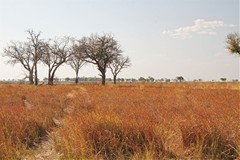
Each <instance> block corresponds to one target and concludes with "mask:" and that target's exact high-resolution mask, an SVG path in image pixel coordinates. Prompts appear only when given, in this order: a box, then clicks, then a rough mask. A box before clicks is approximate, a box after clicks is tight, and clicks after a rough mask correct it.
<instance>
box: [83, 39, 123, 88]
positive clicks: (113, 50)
mask: <svg viewBox="0 0 240 160" xmlns="http://www.w3.org/2000/svg"><path fill="white" fill-rule="evenodd" d="M79 42H80V43H81V45H83V47H84V54H85V61H86V62H89V63H92V64H94V65H96V66H97V69H98V70H99V71H100V76H101V77H102V85H105V83H106V71H107V66H108V65H109V64H110V63H112V62H113V60H114V59H115V58H116V57H117V56H118V55H119V54H120V53H121V52H122V51H121V49H120V46H119V45H118V42H117V41H116V40H115V39H114V37H113V36H112V35H111V34H104V35H103V36H99V35H98V34H92V35H91V36H90V37H84V38H82V39H81V40H80V41H79Z"/></svg>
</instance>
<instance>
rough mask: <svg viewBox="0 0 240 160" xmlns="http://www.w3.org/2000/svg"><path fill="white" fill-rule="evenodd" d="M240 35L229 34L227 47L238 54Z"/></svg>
mask: <svg viewBox="0 0 240 160" xmlns="http://www.w3.org/2000/svg"><path fill="white" fill-rule="evenodd" d="M239 41H240V37H239V34H238V33H231V34H229V35H228V36H227V44H228V46H227V48H228V50H229V51H230V53H232V54H237V55H239V56H240V46H239Z"/></svg>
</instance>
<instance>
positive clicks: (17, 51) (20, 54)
mask: <svg viewBox="0 0 240 160" xmlns="http://www.w3.org/2000/svg"><path fill="white" fill-rule="evenodd" d="M27 33H28V34H29V37H27V38H28V40H29V41H28V42H13V41H12V42H11V44H10V45H9V46H8V47H6V48H5V49H4V55H3V56H6V57H9V58H10V60H9V61H8V63H11V64H16V63H20V64H22V65H23V67H24V68H25V69H26V70H27V71H28V72H29V74H28V76H27V78H29V82H30V84H34V82H35V85H37V84H38V75H37V63H38V62H39V60H40V58H41V55H42V44H43V43H42V40H40V39H39V37H40V34H41V32H39V33H37V34H36V33H35V32H34V31H33V30H27ZM34 71H35V73H33V72H34ZM34 77H35V81H34V80H33V79H34Z"/></svg>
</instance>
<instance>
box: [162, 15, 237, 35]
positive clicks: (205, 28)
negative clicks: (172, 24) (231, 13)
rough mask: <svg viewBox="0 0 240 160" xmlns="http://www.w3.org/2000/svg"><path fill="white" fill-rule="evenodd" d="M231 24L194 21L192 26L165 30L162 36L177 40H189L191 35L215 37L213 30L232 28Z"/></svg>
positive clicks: (202, 20)
mask: <svg viewBox="0 0 240 160" xmlns="http://www.w3.org/2000/svg"><path fill="white" fill-rule="evenodd" d="M234 26H235V25H233V24H226V23H224V22H223V21H206V20H204V19H196V20H195V21H194V24H193V25H192V26H186V27H180V28H177V29H174V30H165V31H163V32H162V34H167V35H170V36H173V37H177V38H191V37H192V35H193V34H205V35H216V34H217V33H216V32H215V29H217V28H221V27H234Z"/></svg>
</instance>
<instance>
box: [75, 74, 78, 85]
mask: <svg viewBox="0 0 240 160" xmlns="http://www.w3.org/2000/svg"><path fill="white" fill-rule="evenodd" d="M75 83H76V84H78V72H76V79H75Z"/></svg>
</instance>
